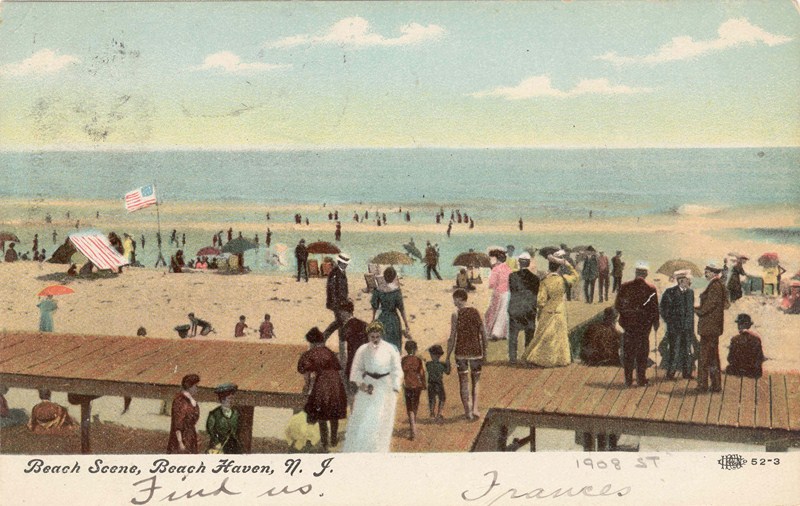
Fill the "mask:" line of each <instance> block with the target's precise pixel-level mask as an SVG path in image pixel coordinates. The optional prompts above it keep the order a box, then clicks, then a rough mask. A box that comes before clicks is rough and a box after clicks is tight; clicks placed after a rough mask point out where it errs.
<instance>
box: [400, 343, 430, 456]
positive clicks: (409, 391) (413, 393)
mask: <svg viewBox="0 0 800 506" xmlns="http://www.w3.org/2000/svg"><path fill="white" fill-rule="evenodd" d="M404 349H405V351H406V355H405V356H404V357H403V358H402V359H401V360H400V367H401V368H402V369H403V397H404V400H405V404H406V414H407V415H408V425H409V426H410V428H411V434H410V435H409V439H410V440H411V441H413V440H414V439H415V438H416V437H417V411H418V410H419V398H420V396H421V395H422V391H423V390H425V365H424V364H423V363H422V359H421V358H419V357H418V356H417V343H416V342H415V341H406V344H405V346H404Z"/></svg>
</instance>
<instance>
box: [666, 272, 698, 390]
mask: <svg viewBox="0 0 800 506" xmlns="http://www.w3.org/2000/svg"><path fill="white" fill-rule="evenodd" d="M673 276H674V277H675V279H676V281H677V282H678V284H677V285H675V286H673V287H670V288H667V289H666V290H665V291H664V295H663V296H662V298H661V305H660V306H659V309H660V310H661V318H663V319H664V323H666V324H667V333H666V334H665V335H664V339H663V340H662V341H661V344H660V345H659V347H658V351H659V352H660V353H661V357H662V362H661V367H662V368H664V369H666V370H667V379H669V380H671V379H674V378H675V371H678V370H680V371H681V373H682V374H683V377H684V379H689V378H691V377H692V369H693V368H694V354H695V349H696V348H695V344H696V339H695V337H694V290H692V288H691V287H692V278H691V276H692V271H690V270H689V269H686V270H682V271H676V272H675V273H674V274H673Z"/></svg>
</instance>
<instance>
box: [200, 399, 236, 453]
mask: <svg viewBox="0 0 800 506" xmlns="http://www.w3.org/2000/svg"><path fill="white" fill-rule="evenodd" d="M238 390H239V387H238V386H236V385H235V384H233V383H223V384H222V385H219V386H218V387H217V388H215V389H214V393H215V394H217V400H219V406H217V407H216V408H214V409H212V410H211V412H209V413H208V418H206V432H207V433H208V439H209V441H208V453H216V454H220V453H222V454H225V455H236V454H240V453H244V452H243V451H242V445H241V443H240V442H239V418H240V415H239V411H238V410H236V409H235V408H233V407H231V403H232V401H233V397H234V396H235V395H236V392H237V391H238Z"/></svg>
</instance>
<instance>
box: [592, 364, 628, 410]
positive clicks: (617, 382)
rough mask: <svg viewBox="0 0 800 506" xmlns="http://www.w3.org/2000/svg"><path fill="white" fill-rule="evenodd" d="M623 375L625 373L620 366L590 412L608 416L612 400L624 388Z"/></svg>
mask: <svg viewBox="0 0 800 506" xmlns="http://www.w3.org/2000/svg"><path fill="white" fill-rule="evenodd" d="M624 376H625V374H624V372H623V370H622V368H619V369H618V370H617V373H616V374H615V375H614V378H613V379H612V380H611V381H610V382H609V384H608V386H607V387H606V390H605V392H603V395H602V397H601V398H600V400H599V401H598V402H597V404H596V405H595V406H594V408H593V409H592V413H591V414H593V415H598V416H608V412H609V411H610V410H611V408H612V406H614V402H616V400H617V398H618V397H619V396H620V394H621V393H622V392H623V391H624V390H625V389H626V388H625V383H624Z"/></svg>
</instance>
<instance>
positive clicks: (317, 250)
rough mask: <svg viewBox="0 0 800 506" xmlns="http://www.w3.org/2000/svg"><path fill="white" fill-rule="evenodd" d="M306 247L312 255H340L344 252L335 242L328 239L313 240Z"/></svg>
mask: <svg viewBox="0 0 800 506" xmlns="http://www.w3.org/2000/svg"><path fill="white" fill-rule="evenodd" d="M306 249H307V250H308V252H309V253H310V254H312V255H338V254H339V253H341V252H342V250H340V249H339V248H338V247H337V246H336V245H335V244H333V243H329V242H327V241H317V242H312V243H311V244H309V245H308V246H307V247H306Z"/></svg>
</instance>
